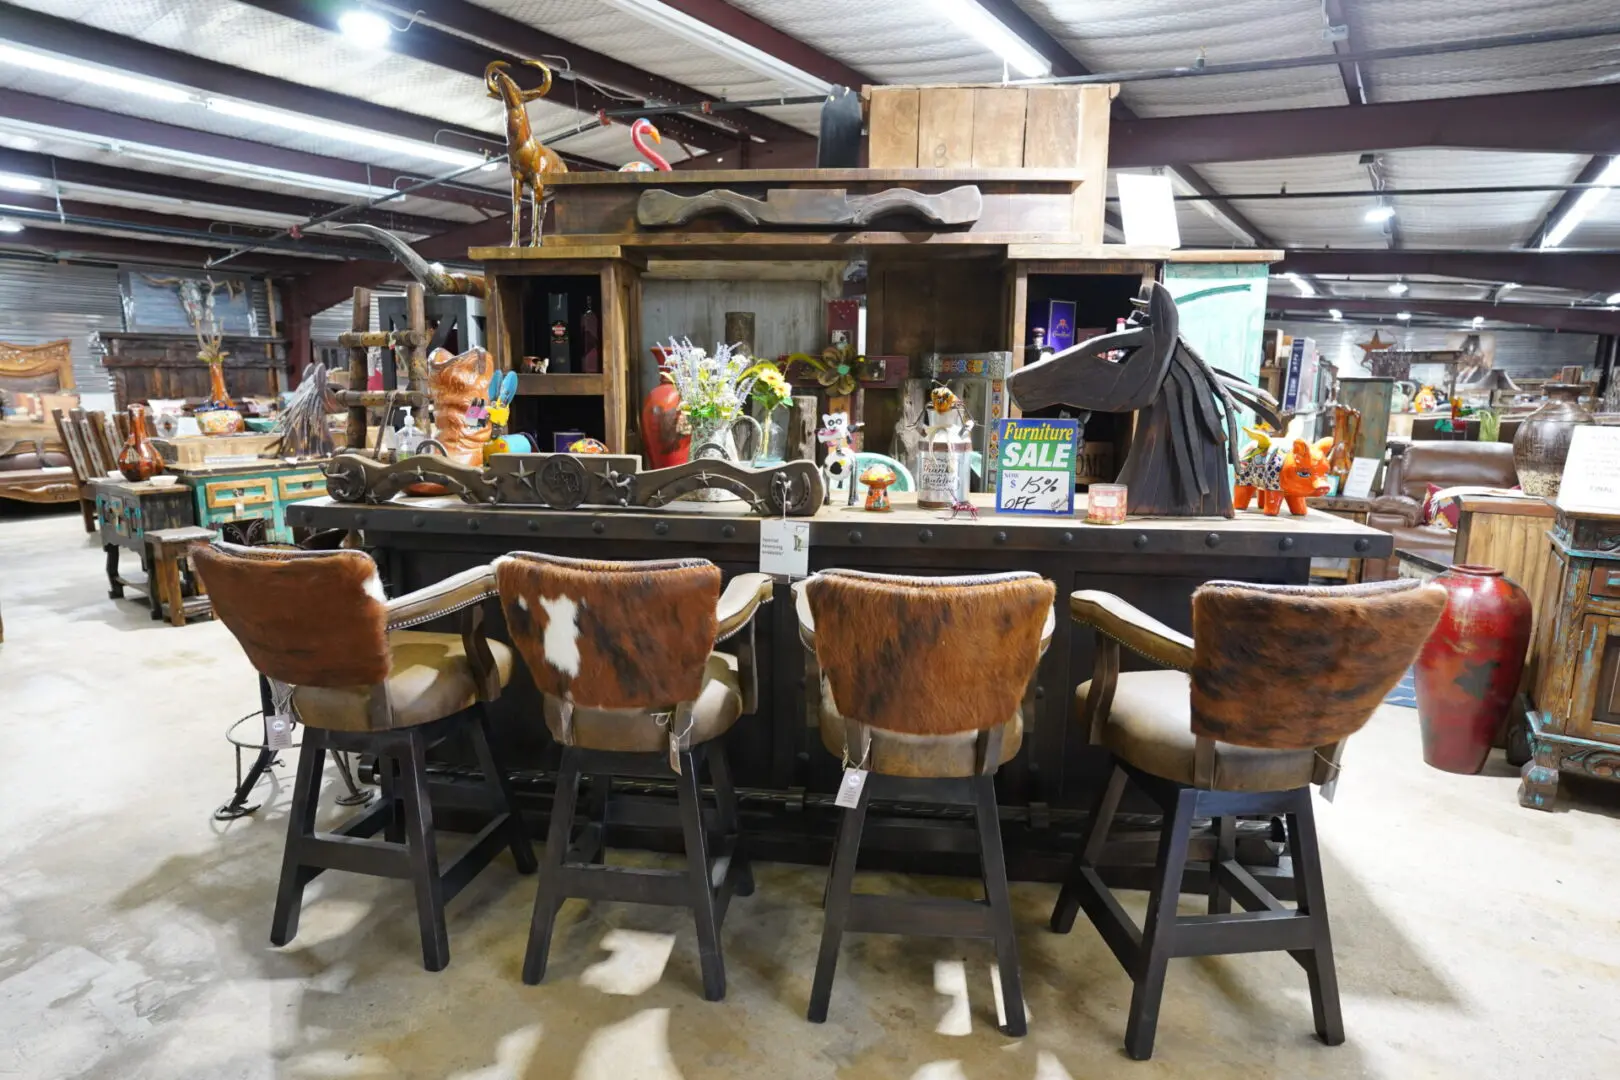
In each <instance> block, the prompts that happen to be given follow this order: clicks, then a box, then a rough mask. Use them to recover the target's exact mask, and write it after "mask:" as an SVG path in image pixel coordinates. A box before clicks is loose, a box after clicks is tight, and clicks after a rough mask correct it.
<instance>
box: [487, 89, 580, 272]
mask: <svg viewBox="0 0 1620 1080" xmlns="http://www.w3.org/2000/svg"><path fill="white" fill-rule="evenodd" d="M524 63H526V64H528V65H530V66H531V67H537V68H539V69H540V70H541V71H542V72H544V73H545V80H544V81H543V82H541V84H540V86H539V87H538V88H537V89H534V90H521V89H519V88H518V84H517V83H516V82H514V81H513V80H512V76H510V75H508V74H507V73H506V68H507V67H508V66H510V65H508V64H507V63H506V61H504V60H493V61H491V62H490V63H489V66H487V67H485V68H484V85H485V86H486V87H488V88H489V96H490V97H492V98H496V99H497V100H499V101H500V102H501V104H502V105H504V106H505V107H506V163H507V166H508V167H509V168H510V169H511V170H512V246H513V247H518V246H519V244H518V237H519V236H520V235H522V234H521V233H520V231H519V225H518V223H519V221H520V220H521V218H522V213H523V188H524V186H525V185H527V186H528V189H529V234H530V239H529V243H530V246H531V247H539V246H540V223H541V219H542V218H543V217H544V216H545V212H546V211H545V195H546V182H545V179H544V177H545V175H546V174H547V173H565V172H567V171H568V166H567V165H565V164H563V160H562V158H560V157H558V156H557V153H556V151H554V150H551V149H550V148H548V147H547V146H546V145H545V144H544V143H542V142H541V141H540V140H539V139H536V138H535V137H534V132H533V131H532V130H530V128H529V111H528V109H527V108H526V107H525V106H526V105H527V103H528V102H531V101H533V100H535V99H536V98H541V97H545V96H546V94H547V92H549V91H550V90H551V69H550V68H548V67H547V66H546V65H544V64H542V63H541V62H540V61H538V60H525V61H524Z"/></svg>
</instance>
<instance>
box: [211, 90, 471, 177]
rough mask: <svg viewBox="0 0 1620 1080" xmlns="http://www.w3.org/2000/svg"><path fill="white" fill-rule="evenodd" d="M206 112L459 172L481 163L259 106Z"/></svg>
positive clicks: (443, 149) (214, 104)
mask: <svg viewBox="0 0 1620 1080" xmlns="http://www.w3.org/2000/svg"><path fill="white" fill-rule="evenodd" d="M207 104H208V108H209V109H210V110H211V111H213V112H217V113H220V114H222V115H224V116H234V117H236V118H237V119H239V120H251V121H253V122H254V123H256V124H265V125H267V126H269V127H278V128H282V129H284V130H286V131H297V132H301V133H303V134H305V135H319V136H321V137H322V138H326V139H335V140H338V141H340V142H348V143H359V144H360V145H362V146H369V147H371V148H372V149H374V150H382V151H384V152H386V153H391V154H403V155H406V156H408V157H418V158H423V159H425V160H428V161H439V162H443V163H444V164H446V165H459V166H462V167H463V168H465V167H467V166H470V165H477V164H479V163H481V162H482V161H483V160H484V156H483V155H482V154H474V153H471V152H469V151H466V150H452V149H450V148H449V147H447V146H435V145H434V144H433V143H425V142H421V141H420V140H417V139H406V138H403V137H401V136H398V135H384V134H381V133H379V132H376V131H367V130H366V129H364V128H358V127H351V126H350V125H348V124H334V123H332V122H331V121H330V120H321V119H319V118H317V117H313V116H305V115H304V114H302V113H290V112H282V111H281V110H280V109H267V108H265V107H264V106H263V105H254V104H251V103H249V102H246V101H233V100H231V99H230V98H216V97H211V98H209V99H208V102H207Z"/></svg>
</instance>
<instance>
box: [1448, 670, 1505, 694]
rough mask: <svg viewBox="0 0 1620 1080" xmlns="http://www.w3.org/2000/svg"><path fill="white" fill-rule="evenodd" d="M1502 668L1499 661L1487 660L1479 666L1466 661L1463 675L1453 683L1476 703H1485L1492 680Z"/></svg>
mask: <svg viewBox="0 0 1620 1080" xmlns="http://www.w3.org/2000/svg"><path fill="white" fill-rule="evenodd" d="M1500 666H1501V661H1499V660H1486V661H1484V662H1482V663H1478V664H1475V663H1472V662H1470V661H1467V660H1464V661H1463V671H1462V674H1461V675H1458V676H1457V678H1456V679H1455V680H1453V681H1454V682H1455V684H1456V686H1457V688H1458V689H1459V690H1461V691H1462V692H1463V693H1465V694H1467V695H1468V696H1469V697H1471V698H1473V699H1474V700H1475V701H1484V700H1485V694H1486V692H1487V691H1489V690H1490V687H1491V679H1492V678H1493V677H1494V676H1495V675H1496V669H1497V668H1498V667H1500Z"/></svg>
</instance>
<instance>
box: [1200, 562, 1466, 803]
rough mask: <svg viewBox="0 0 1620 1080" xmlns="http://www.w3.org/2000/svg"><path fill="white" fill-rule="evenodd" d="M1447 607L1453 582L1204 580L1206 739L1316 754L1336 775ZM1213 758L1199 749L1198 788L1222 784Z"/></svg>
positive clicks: (1319, 770)
mask: <svg viewBox="0 0 1620 1080" xmlns="http://www.w3.org/2000/svg"><path fill="white" fill-rule="evenodd" d="M1445 604H1446V598H1445V592H1444V590H1442V589H1441V588H1439V587H1438V586H1427V587H1425V586H1422V585H1421V584H1419V583H1418V582H1415V581H1410V580H1407V581H1378V582H1368V583H1366V584H1362V585H1348V586H1343V585H1341V586H1327V587H1320V586H1308V585H1253V584H1246V583H1243V582H1236V581H1212V582H1209V583H1207V584H1205V585H1203V586H1201V587H1200V588H1199V589H1198V590H1197V591H1196V592H1195V593H1193V601H1192V621H1193V634H1192V636H1193V662H1192V668H1191V670H1190V675H1191V684H1192V690H1191V693H1192V704H1191V717H1192V730H1193V734H1194V736H1196V737H1197V738H1198V740H1199V743H1200V744H1201V745H1202V744H1207V743H1209V742H1211V741H1215V742H1219V743H1225V744H1227V745H1230V746H1241V747H1252V748H1257V749H1262V750H1277V751H1312V765H1311V770H1310V777H1309V779H1310V780H1313V781H1315V782H1317V783H1325V782H1326V781H1327V780H1329V779H1331V778H1332V776H1333V774H1334V773H1336V772H1337V768H1338V765H1337V763H1338V759H1339V754H1340V751H1341V749H1342V746H1343V743H1344V741H1345V740H1346V739H1348V738H1349V737H1350V736H1351V735H1353V734H1355V733H1356V732H1357V731H1360V730H1361V729H1362V727H1363V726H1365V725H1366V723H1367V721H1368V720H1370V719H1371V718H1372V714H1373V712H1374V711H1375V710H1376V709H1377V708H1378V706H1379V705H1380V704H1382V702H1383V700H1384V697H1385V695H1387V694H1388V693H1389V692H1390V691H1391V690H1392V689H1394V687H1395V685H1396V684H1397V683H1398V682H1400V680H1401V676H1402V675H1404V674H1405V672H1406V669H1407V667H1408V666H1409V665H1410V664H1411V663H1412V657H1413V656H1414V655H1415V654H1416V653H1417V651H1418V650H1419V649H1421V648H1422V647H1423V642H1424V641H1425V640H1426V639H1427V638H1428V636H1429V632H1430V631H1431V630H1433V629H1434V624H1435V622H1436V621H1437V620H1438V619H1439V617H1440V612H1441V611H1442V610H1443V609H1444V608H1445ZM1211 757H1212V755H1211V754H1210V752H1209V750H1208V749H1207V748H1206V749H1204V750H1203V751H1202V752H1201V753H1200V754H1199V758H1200V767H1199V768H1198V769H1197V772H1198V773H1201V774H1202V775H1199V776H1198V779H1199V780H1200V781H1203V782H1202V783H1199V784H1198V785H1197V786H1200V787H1208V786H1211V785H1210V781H1211V780H1212V779H1213V773H1212V772H1211V771H1210V770H1209V769H1208V767H1207V764H1206V763H1207V762H1208V761H1209V760H1210V759H1211ZM1305 780H1306V778H1303V777H1302V778H1301V779H1300V782H1301V783H1304V782H1305Z"/></svg>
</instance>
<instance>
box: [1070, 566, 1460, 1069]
mask: <svg viewBox="0 0 1620 1080" xmlns="http://www.w3.org/2000/svg"><path fill="white" fill-rule="evenodd" d="M1445 602H1446V594H1445V590H1443V589H1441V588H1440V587H1439V586H1437V585H1427V586H1420V585H1419V584H1418V583H1417V582H1415V581H1390V582H1378V583H1375V584H1367V585H1351V586H1346V587H1340V588H1311V587H1305V586H1284V585H1243V584H1238V583H1236V582H1225V581H1220V582H1211V583H1210V584H1208V585H1205V586H1203V587H1202V588H1200V589H1199V590H1198V591H1197V592H1195V593H1194V594H1193V600H1192V619H1193V636H1192V637H1190V638H1189V637H1187V636H1186V635H1185V634H1181V633H1178V632H1176V631H1175V630H1172V629H1170V628H1169V627H1168V626H1165V625H1164V624H1163V623H1160V622H1158V621H1157V620H1155V619H1153V618H1150V617H1149V616H1147V615H1145V614H1143V613H1142V612H1140V611H1138V610H1136V609H1135V608H1133V607H1132V606H1131V605H1129V604H1127V603H1126V602H1125V601H1123V600H1121V599H1120V598H1119V597H1117V596H1112V595H1110V594H1108V593H1101V592H1077V593H1075V594H1074V595H1073V596H1071V597H1070V598H1069V606H1070V611H1071V612H1072V613H1073V615H1074V618H1075V620H1076V621H1078V622H1082V623H1086V624H1088V625H1090V626H1092V627H1094V628H1095V630H1096V632H1097V666H1096V671H1095V674H1094V675H1093V677H1092V679H1091V680H1090V681H1089V682H1085V683H1082V684H1080V687H1079V690H1078V693H1077V696H1076V701H1077V703H1078V705H1079V708H1080V716H1081V722H1082V723H1083V724H1085V726H1086V728H1087V729H1088V731H1089V732H1090V737H1091V741H1092V742H1093V743H1095V744H1100V745H1102V746H1105V747H1107V748H1108V749H1109V750H1110V751H1112V752H1113V756H1114V760H1115V768H1114V772H1113V776H1112V778H1111V779H1110V780H1109V782H1108V785H1107V787H1106V789H1105V790H1104V791H1103V793H1102V795H1101V798H1100V799H1099V800H1098V802H1097V806H1096V809H1095V811H1094V813H1093V815H1092V819H1091V828H1090V832H1089V834H1088V836H1087V838H1086V840H1085V842H1084V846H1083V849H1082V850H1081V852H1080V854H1079V856H1078V857H1077V858H1076V859H1075V862H1074V866H1073V870H1072V871H1071V874H1070V877H1069V879H1068V881H1067V883H1066V884H1065V885H1064V886H1063V891H1062V894H1061V895H1060V896H1059V897H1058V902H1057V907H1056V908H1055V909H1054V910H1053V912H1052V929H1053V930H1055V931H1057V932H1058V933H1060V934H1062V933H1067V932H1068V931H1069V928H1070V927H1071V926H1072V925H1073V924H1074V916H1075V912H1076V910H1077V909H1078V908H1082V907H1083V908H1085V911H1086V914H1087V915H1089V916H1091V921H1092V922H1093V923H1094V924H1095V925H1096V927H1097V932H1098V933H1100V934H1101V935H1102V938H1103V940H1104V941H1105V942H1107V944H1108V947H1109V948H1110V949H1112V950H1113V953H1114V955H1115V956H1116V957H1117V958H1118V959H1119V962H1120V963H1121V964H1123V965H1124V966H1125V970H1126V971H1127V972H1129V973H1130V976H1131V979H1132V980H1133V981H1134V982H1135V983H1136V989H1135V991H1134V992H1133V993H1132V995H1131V1008H1130V1014H1129V1018H1128V1020H1127V1021H1126V1028H1125V1049H1126V1052H1128V1053H1129V1054H1130V1056H1131V1057H1133V1058H1137V1059H1145V1058H1148V1057H1151V1056H1152V1054H1153V1037H1154V1033H1155V1031H1156V1029H1157V1027H1158V1021H1159V1001H1160V998H1161V997H1162V995H1163V992H1164V976H1165V968H1166V967H1167V966H1168V964H1169V961H1170V958H1171V957H1173V956H1211V955H1216V954H1221V953H1240V952H1271V951H1279V950H1287V952H1288V953H1289V955H1291V956H1292V957H1293V958H1294V959H1295V960H1296V961H1298V963H1299V965H1300V966H1301V967H1303V968H1304V969H1305V976H1306V979H1307V980H1308V982H1309V984H1310V990H1311V1009H1312V1012H1313V1013H1314V1014H1315V1020H1316V1033H1317V1035H1318V1036H1319V1037H1320V1038H1321V1039H1322V1041H1323V1042H1325V1043H1327V1044H1329V1045H1330V1046H1332V1045H1337V1044H1339V1043H1341V1042H1343V1041H1344V1021H1343V1019H1342V1018H1341V1016H1340V1013H1339V983H1338V977H1337V975H1336V974H1335V972H1334V967H1333V942H1332V938H1331V937H1330V936H1329V933H1328V916H1327V898H1326V897H1325V896H1324V894H1323V888H1322V858H1321V854H1320V851H1319V849H1318V847H1317V842H1316V817H1315V814H1314V812H1313V810H1312V806H1311V798H1312V796H1311V788H1310V785H1311V784H1313V783H1324V782H1326V781H1327V780H1328V779H1330V778H1331V777H1332V776H1333V775H1334V774H1335V773H1336V772H1337V769H1338V764H1337V763H1338V760H1339V751H1340V748H1341V744H1342V743H1343V742H1344V740H1345V739H1347V738H1348V737H1349V736H1350V735H1352V734H1354V733H1355V732H1356V731H1358V730H1360V728H1361V727H1362V725H1364V724H1365V723H1366V722H1367V720H1368V718H1369V717H1370V716H1371V715H1372V713H1373V710H1374V709H1376V708H1377V707H1378V705H1379V703H1380V702H1382V701H1383V700H1384V695H1385V694H1387V693H1388V692H1389V691H1390V689H1391V688H1392V687H1394V685H1395V684H1396V682H1398V681H1399V680H1400V677H1401V675H1402V673H1403V672H1405V671H1406V669H1407V666H1408V665H1410V664H1411V662H1412V659H1413V658H1414V657H1415V656H1416V655H1417V651H1418V649H1419V648H1421V647H1422V645H1423V641H1424V639H1425V638H1427V637H1428V635H1429V631H1430V630H1432V629H1433V628H1434V624H1435V622H1436V621H1437V620H1438V619H1439V617H1440V611H1441V609H1442V608H1444V607H1445ZM1121 645H1124V646H1125V647H1126V648H1128V649H1130V650H1132V651H1133V652H1136V653H1138V654H1140V655H1142V656H1144V657H1146V658H1147V659H1148V660H1151V661H1152V662H1154V663H1155V664H1159V665H1162V666H1163V667H1164V668H1168V669H1171V670H1164V671H1142V672H1128V673H1126V674H1123V675H1122V674H1120V671H1119V647H1120V646H1121ZM1126 783H1131V784H1134V785H1135V786H1136V787H1137V788H1138V789H1140V790H1141V791H1143V792H1144V793H1146V794H1147V795H1148V796H1149V797H1150V798H1151V799H1152V800H1153V801H1154V802H1156V803H1158V805H1159V806H1160V808H1161V809H1162V810H1163V811H1164V825H1163V829H1162V832H1161V834H1160V837H1159V850H1158V858H1157V861H1156V863H1155V865H1154V871H1153V887H1152V891H1151V894H1150V895H1149V898H1148V907H1147V922H1146V925H1145V926H1143V927H1141V928H1140V929H1139V928H1138V927H1137V926H1136V925H1135V924H1134V923H1133V922H1131V919H1130V917H1129V916H1128V915H1127V914H1126V913H1125V910H1124V908H1122V907H1121V906H1120V904H1119V901H1118V900H1116V899H1115V898H1114V896H1113V894H1112V893H1111V892H1109V890H1108V888H1107V886H1105V885H1104V884H1103V882H1102V878H1101V877H1099V876H1098V873H1097V869H1096V866H1097V861H1098V857H1099V856H1100V855H1101V854H1102V850H1103V845H1104V844H1105V843H1106V842H1107V839H1108V828H1109V825H1110V823H1111V822H1112V820H1113V817H1114V812H1115V810H1116V809H1117V808H1118V806H1119V801H1120V797H1121V795H1122V794H1123V793H1124V790H1125V785H1126ZM1240 814H1256V815H1277V816H1279V817H1286V819H1287V831H1288V847H1289V852H1290V854H1291V855H1292V857H1293V870H1294V889H1295V894H1296V898H1297V904H1296V906H1295V907H1294V908H1289V907H1286V906H1284V905H1283V904H1282V902H1281V901H1279V900H1278V899H1277V898H1276V897H1275V896H1273V895H1272V894H1271V893H1270V892H1269V891H1268V890H1267V889H1266V888H1265V887H1264V886H1263V885H1262V884H1261V883H1260V882H1259V881H1258V880H1257V879H1256V878H1255V876H1254V875H1253V874H1251V873H1250V872H1249V871H1248V870H1246V869H1245V868H1244V867H1243V866H1242V865H1241V864H1239V863H1238V862H1237V860H1236V858H1235V853H1234V842H1233V841H1234V834H1235V825H1236V818H1237V815H1240ZM1194 818H1211V819H1213V821H1214V832H1215V836H1216V850H1215V854H1214V858H1213V860H1212V861H1211V863H1210V881H1211V884H1210V889H1209V913H1208V914H1207V915H1196V916H1180V915H1177V913H1176V901H1177V897H1178V896H1179V895H1180V893H1181V879H1182V872H1183V870H1184V869H1185V867H1186V862H1187V849H1188V843H1189V840H1190V837H1191V833H1192V825H1193V819H1194ZM1233 900H1236V901H1237V902H1238V903H1239V904H1240V905H1241V906H1242V907H1243V908H1244V911H1243V912H1239V913H1233V912H1232V901H1233Z"/></svg>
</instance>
